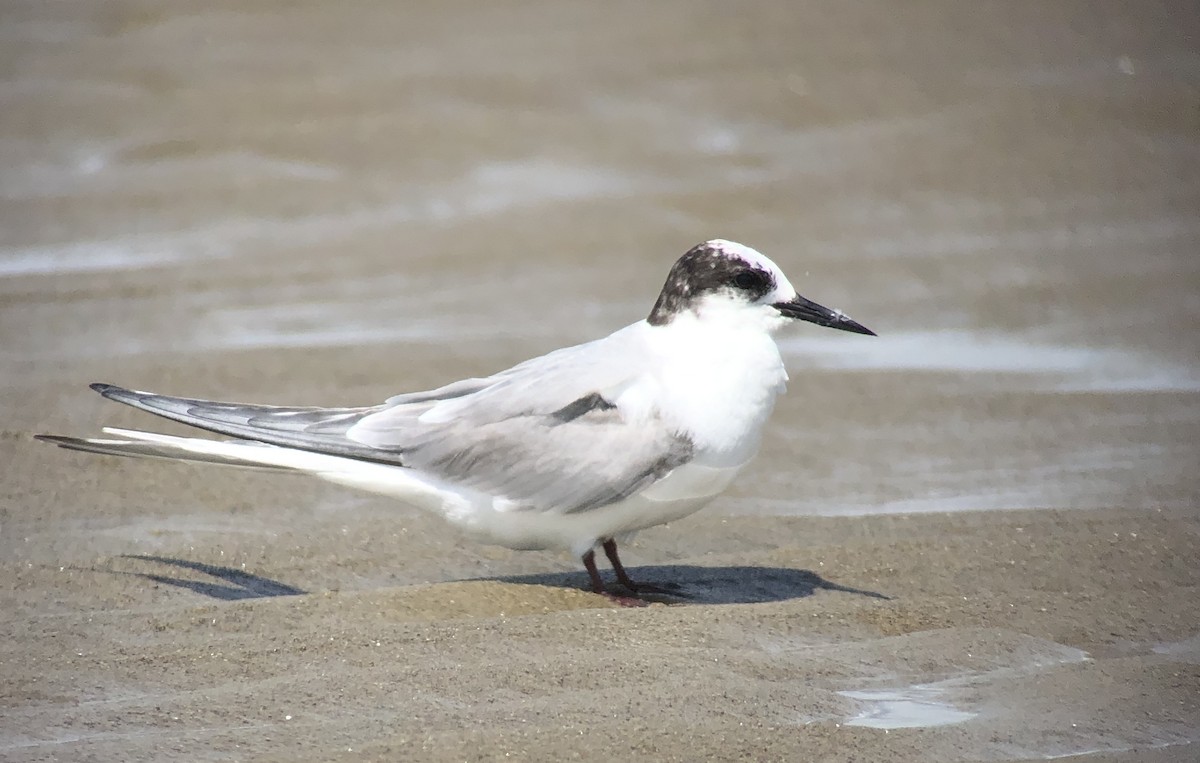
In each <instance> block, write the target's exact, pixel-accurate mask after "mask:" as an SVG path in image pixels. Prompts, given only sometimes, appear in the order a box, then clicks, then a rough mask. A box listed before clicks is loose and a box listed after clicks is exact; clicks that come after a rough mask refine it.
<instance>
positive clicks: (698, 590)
mask: <svg viewBox="0 0 1200 763" xmlns="http://www.w3.org/2000/svg"><path fill="white" fill-rule="evenodd" d="M627 570H628V572H629V576H630V577H631V578H633V580H634V581H636V582H638V583H641V584H648V585H649V586H652V587H653V588H654V589H656V590H654V591H653V592H652V593H638V594H637V596H638V598H641V599H645V600H647V601H654V602H661V603H664V604H685V603H686V604H762V603H767V602H774V601H786V600H788V599H801V598H804V597H806V596H812V595H813V594H814V593H816V592H817V591H837V592H840V593H850V594H855V595H857V596H866V597H868V598H872V599H885V600H890V599H891V598H892V597H890V596H888V595H886V594H882V593H879V592H878V591H870V590H867V589H865V588H854V587H853V586H846V585H842V584H840V583H834V582H833V581H831V580H826V579H825V578H823V577H821V576H820V575H818V574H817V573H815V572H813V571H811V570H797V569H789V568H787V567H746V566H737V567H701V566H698V565H691V564H666V565H650V566H644V567H629V568H627ZM486 579H488V580H495V581H498V582H501V583H517V584H525V585H544V586H554V587H558V588H580V587H583V588H585V589H587V588H588V586H587V578H586V576H583V575H580V574H579V573H558V572H555V573H541V574H533V575H508V576H504V577H494V578H486ZM605 584H606V585H608V586H609V587H610V589H611V590H613V591H624V590H625V589H624V588H623V587H622V586H620V585H619V584H617V583H615V582H613V581H612V580H609V579H608V578H606V579H605Z"/></svg>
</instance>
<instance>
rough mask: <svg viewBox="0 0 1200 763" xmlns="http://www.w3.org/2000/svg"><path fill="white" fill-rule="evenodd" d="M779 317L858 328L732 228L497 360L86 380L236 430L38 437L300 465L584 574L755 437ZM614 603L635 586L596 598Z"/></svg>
mask: <svg viewBox="0 0 1200 763" xmlns="http://www.w3.org/2000/svg"><path fill="white" fill-rule="evenodd" d="M792 319H800V320H804V321H810V322H812V323H816V324H817V325H820V326H828V327H830V328H836V329H842V330H844V331H852V332H855V333H859V334H871V335H874V334H873V332H872V331H871V330H869V329H867V328H865V327H864V326H862V325H860V324H858V323H856V322H855V321H853V320H850V319H849V318H848V317H846V316H845V315H844V314H842V313H841V312H840V311H837V310H830V309H829V308H826V307H822V306H821V305H818V304H816V303H815V302H811V301H809V300H808V299H805V298H804V297H801V296H800V295H799V294H797V293H796V290H795V289H794V288H793V287H792V284H791V283H790V282H789V281H788V279H787V277H786V276H785V275H784V274H783V272H782V271H781V270H780V269H779V268H778V267H777V266H776V265H775V263H773V262H772V261H771V260H769V259H768V258H767V257H765V256H764V255H762V254H760V253H759V252H757V251H755V250H754V249H751V248H750V247H747V246H744V245H742V244H737V243H734V242H731V241H724V240H720V239H716V240H713V241H707V242H705V243H703V244H699V245H698V246H695V247H693V248H692V249H691V250H689V251H688V252H687V253H686V254H684V255H683V256H682V257H680V258H679V260H678V261H677V262H676V263H675V265H674V266H673V267H672V268H671V271H670V274H669V275H668V276H667V281H666V284H664V286H663V288H662V292H661V293H660V294H659V296H658V301H657V302H655V304H654V308H653V310H651V312H650V315H649V316H648V317H647V318H646V319H645V320H641V321H638V322H637V323H634V324H632V325H630V326H626V327H625V328H623V329H620V330H618V331H616V332H615V333H613V334H610V335H609V336H607V337H604V338H603V339H597V340H595V341H592V342H587V343H585V344H580V345H576V346H574V347H567V348H564V349H560V350H556V351H554V352H551V353H549V354H547V355H543V356H541V357H538V358H533V359H532V360H527V361H525V362H524V363H521V364H519V365H516V366H514V367H512V368H510V369H508V370H507V371H501V372H500V373H497V374H494V375H492V376H488V377H485V378H481V379H464V380H462V381H457V382H453V383H451V384H447V385H446V386H444V387H440V388H438V389H435V390H431V391H428V392H412V393H407V394H402V395H397V396H395V397H392V398H390V399H388V400H387V401H386V402H384V403H383V404H381V405H376V406H370V407H361V408H318V407H303V408H297V407H280V406H269V405H246V404H242V403H222V402H214V401H209V400H196V399H189V398H181V397H166V396H163V395H156V394H153V393H150V392H138V391H136V390H129V389H123V388H121V387H117V386H114V385H111V384H93V385H92V389H94V390H96V391H97V392H99V393H100V394H101V395H103V396H104V397H107V398H109V399H111V400H116V401H118V402H121V403H125V404H127V405H131V406H133V407H135V408H140V409H141V410H144V411H148V412H150V413H153V414H156V415H159V416H162V417H164V418H168V419H173V420H175V421H179V422H182V423H184V424H190V425H191V426H194V427H198V428H200V429H206V430H209V431H212V432H217V433H219V434H223V435H228V436H232V437H235V438H238V439H235V440H223V441H217V440H211V439H204V438H191V437H175V436H170V435H164V434H155V433H151V432H142V431H135V430H124V429H113V428H105V430H104V431H105V432H107V433H109V434H110V435H114V436H115V437H116V438H117V439H99V438H96V439H82V438H74V437H62V436H56V435H39V436H38V438H39V439H42V440H46V441H48V442H52V443H55V444H57V445H60V446H62V447H65V448H70V449H74V450H82V451H91V452H95V453H105V454H113V455H121V456H141V457H157V458H169V459H181V460H185V461H201V462H209V463H217V464H226V465H233V466H249V467H260V468H262V467H267V468H274V469H279V470H288V471H296V472H303V473H307V474H311V475H314V476H316V477H320V478H321V479H325V480H329V481H331V482H335V483H339V484H342V485H349V486H351V487H355V488H360V489H363V490H368V491H371V492H374V493H381V494H383V495H388V496H392V497H395V498H399V499H401V500H403V501H405V502H407V503H409V504H413V505H415V506H417V507H420V508H422V509H426V510H430V511H433V512H435V513H437V514H440V515H442V516H444V517H445V518H446V519H448V520H449V521H450V522H452V523H453V524H455V525H457V526H459V527H461V528H463V529H464V530H466V531H467V533H468V534H469V535H471V536H473V537H475V538H478V539H480V540H482V541H485V542H490V543H496V544H500V545H503V546H507V547H509V548H513V549H564V550H569V551H571V552H573V553H574V554H576V555H577V556H579V557H580V558H581V559H582V561H583V565H584V567H585V568H586V569H587V572H588V575H589V576H590V578H591V584H592V588H593V590H595V591H596V592H597V593H602V594H606V595H609V596H611V594H608V592H607V591H606V589H605V587H604V584H603V582H602V581H601V578H600V574H599V572H598V571H597V569H596V561H595V552H596V548H597V547H598V546H599V547H601V548H603V549H604V551H605V553H606V555H607V556H608V558H609V560H610V562H611V563H612V566H613V569H614V571H615V573H616V576H617V579H618V581H619V582H620V583H621V584H622V585H624V586H625V587H626V588H628V589H629V590H631V591H632V592H634V593H637V592H638V591H639V590H643V591H644V590H652V589H653V587H652V586H644V585H639V584H637V583H635V582H634V581H632V580H631V579H630V578H629V575H628V574H627V573H626V571H625V569H624V567H622V565H621V561H620V558H619V557H618V556H617V545H616V539H617V538H624V537H627V536H628V535H629V534H631V533H633V532H636V531H637V530H642V529H645V528H647V527H653V526H655V525H660V524H664V523H666V522H670V521H672V520H676V519H679V518H681V517H685V516H687V515H688V514H691V513H693V512H695V511H697V510H699V509H700V508H701V507H703V506H704V505H705V504H707V503H708V502H709V501H711V500H712V499H713V498H714V497H716V496H717V495H718V494H720V493H721V492H722V491H724V490H725V489H726V488H727V487H728V486H729V484H730V482H731V481H732V480H733V478H734V476H735V475H736V474H737V473H738V471H739V470H740V469H741V468H742V467H743V466H745V465H746V464H747V463H748V462H749V461H750V459H751V458H752V457H753V456H754V454H755V453H756V451H757V450H758V447H759V443H760V441H761V439H762V432H763V426H764V424H765V423H766V421H767V418H768V417H769V416H770V414H771V410H772V409H773V407H774V405H775V398H776V396H778V395H779V394H780V393H781V392H783V391H784V387H785V383H786V382H787V372H786V371H785V370H784V366H783V361H782V359H781V358H780V355H779V349H778V347H777V346H776V345H775V342H774V340H773V339H772V334H773V332H774V331H775V330H776V329H778V328H780V327H781V326H782V325H784V324H785V323H788V322H789V321H790V320H792ZM612 598H614V599H618V600H620V601H622V602H623V603H635V602H636V600H629V599H623V598H622V597H616V596H612Z"/></svg>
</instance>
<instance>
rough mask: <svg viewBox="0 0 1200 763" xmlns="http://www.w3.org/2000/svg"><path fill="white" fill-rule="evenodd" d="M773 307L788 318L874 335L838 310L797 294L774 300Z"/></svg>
mask: <svg viewBox="0 0 1200 763" xmlns="http://www.w3.org/2000/svg"><path fill="white" fill-rule="evenodd" d="M773 307H774V308H775V309H776V310H778V311H779V312H781V313H783V314H784V315H786V316H787V317H789V318H799V319H800V320H802V321H808V322H809V323H815V324H817V325H818V326H828V327H829V328H831V329H841V330H842V331H853V332H854V333H855V334H867V335H869V336H875V332H874V331H872V330H871V329H869V328H867V327H866V326H864V325H862V324H861V323H859V322H857V321H852V320H850V318H848V317H847V316H845V315H844V314H842V312H841V311H840V310H830V309H829V308H828V307H824V306H822V305H818V304H817V303H816V302H813V301H812V300H809V299H805V298H804V297H801V296H800V295H799V294H797V295H796V298H795V299H793V300H792V301H791V302H776V303H775V304H774V305H773Z"/></svg>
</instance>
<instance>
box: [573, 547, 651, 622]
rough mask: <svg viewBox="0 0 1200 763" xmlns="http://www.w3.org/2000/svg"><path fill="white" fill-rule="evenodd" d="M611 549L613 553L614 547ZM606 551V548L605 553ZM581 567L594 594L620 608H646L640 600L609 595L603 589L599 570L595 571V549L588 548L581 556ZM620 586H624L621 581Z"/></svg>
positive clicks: (627, 577)
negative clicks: (588, 578) (590, 581)
mask: <svg viewBox="0 0 1200 763" xmlns="http://www.w3.org/2000/svg"><path fill="white" fill-rule="evenodd" d="M611 542H612V541H609V543H611ZM613 548H614V553H615V548H616V547H615V546H614V547H613ZM607 551H608V549H607V546H606V547H605V552H606V553H607ZM609 558H610V559H611V558H612V557H611V556H610V557H609ZM583 566H584V567H585V568H586V569H587V572H588V577H590V578H591V579H592V590H593V591H595V592H596V593H598V594H600V595H601V596H603V597H605V598H607V599H611V600H612V601H614V602H616V603H617V604H620V605H621V606H622V607H645V606H647V604H648V602H645V601H642V600H641V599H637V598H634V597H632V596H617V595H616V594H615V593H609V591H608V589H607V588H605V587H604V581H603V580H601V579H600V570H598V569H596V549H594V548H589V549H588V551H587V553H586V554H584V555H583ZM622 575H625V570H621V572H620V573H618V578H619V577H620V576H622ZM625 580H629V576H628V575H625ZM621 584H622V585H625V582H624V581H622V583H621ZM630 590H633V589H630Z"/></svg>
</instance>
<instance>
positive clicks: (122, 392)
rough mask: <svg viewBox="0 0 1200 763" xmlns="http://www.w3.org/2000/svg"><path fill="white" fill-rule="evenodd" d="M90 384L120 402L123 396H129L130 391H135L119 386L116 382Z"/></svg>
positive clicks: (107, 396)
mask: <svg viewBox="0 0 1200 763" xmlns="http://www.w3.org/2000/svg"><path fill="white" fill-rule="evenodd" d="M88 386H89V387H91V388H92V389H94V390H96V391H97V392H99V393H100V394H101V395H103V396H104V397H106V398H108V399H109V400H116V401H118V402H121V401H122V398H128V397H129V395H130V393H131V392H133V390H131V389H125V388H124V387H118V386H117V385H115V384H106V383H105V382H92V383H91V384H89V385H88Z"/></svg>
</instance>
